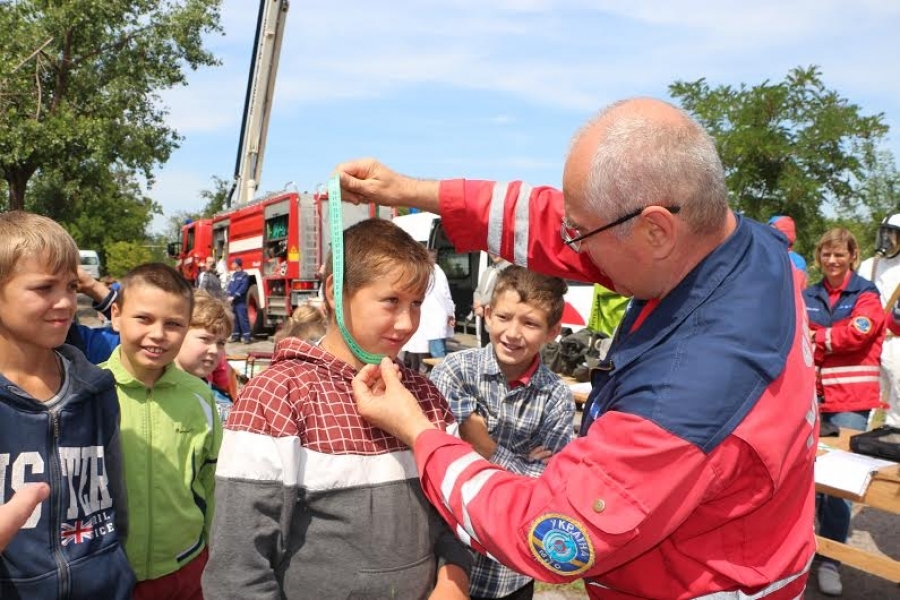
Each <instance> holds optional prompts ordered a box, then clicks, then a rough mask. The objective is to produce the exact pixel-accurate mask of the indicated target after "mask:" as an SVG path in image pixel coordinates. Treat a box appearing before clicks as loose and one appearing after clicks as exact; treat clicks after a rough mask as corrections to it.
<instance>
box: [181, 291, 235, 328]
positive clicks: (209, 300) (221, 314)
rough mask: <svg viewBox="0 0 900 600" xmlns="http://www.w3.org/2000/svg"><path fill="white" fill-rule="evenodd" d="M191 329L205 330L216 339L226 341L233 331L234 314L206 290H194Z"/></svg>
mask: <svg viewBox="0 0 900 600" xmlns="http://www.w3.org/2000/svg"><path fill="white" fill-rule="evenodd" d="M191 329H205V330H207V331H209V332H212V333H213V334H215V335H216V336H218V337H221V338H223V339H228V338H229V337H231V332H232V331H234V313H232V311H231V307H230V306H228V304H226V303H225V301H224V300H220V299H218V298H216V297H215V296H213V295H212V294H210V293H209V292H207V291H206V290H194V311H193V312H192V313H191Z"/></svg>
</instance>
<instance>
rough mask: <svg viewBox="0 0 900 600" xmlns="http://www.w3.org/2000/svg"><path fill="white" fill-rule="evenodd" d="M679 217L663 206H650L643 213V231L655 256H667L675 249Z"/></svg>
mask: <svg viewBox="0 0 900 600" xmlns="http://www.w3.org/2000/svg"><path fill="white" fill-rule="evenodd" d="M675 219H677V217H676V216H675V215H673V214H672V213H670V212H669V211H668V210H666V209H665V208H664V207H662V206H648V207H647V208H646V209H644V212H643V214H642V219H641V220H642V222H643V224H644V227H643V233H644V238H645V239H646V240H647V242H648V244H649V246H650V248H651V252H652V253H653V255H654V257H655V258H665V257H667V256H668V255H669V254H671V253H672V251H673V250H674V249H675V237H676V233H677V223H676V221H675Z"/></svg>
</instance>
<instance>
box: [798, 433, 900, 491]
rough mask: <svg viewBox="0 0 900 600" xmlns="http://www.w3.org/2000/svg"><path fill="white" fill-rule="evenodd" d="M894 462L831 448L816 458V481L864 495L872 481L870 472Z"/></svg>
mask: <svg viewBox="0 0 900 600" xmlns="http://www.w3.org/2000/svg"><path fill="white" fill-rule="evenodd" d="M820 446H821V445H820ZM896 464H897V463H895V462H892V461H889V460H882V459H880V458H873V457H871V456H865V455H862V454H855V453H853V452H846V451H844V450H834V449H831V450H830V451H829V452H827V453H825V454H823V455H821V456H819V457H817V458H816V468H815V477H816V483H817V484H819V485H825V486H828V487H830V488H834V489H838V490H843V491H845V492H850V493H851V494H855V495H857V496H864V495H865V493H866V489H867V488H868V487H869V482H870V481H872V474H873V473H875V471H877V470H878V469H881V468H883V467H889V466H891V465H896Z"/></svg>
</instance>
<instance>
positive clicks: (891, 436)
mask: <svg viewBox="0 0 900 600" xmlns="http://www.w3.org/2000/svg"><path fill="white" fill-rule="evenodd" d="M850 450H852V451H853V452H856V453H857V454H866V455H868V456H875V457H878V458H884V459H887V460H895V461H898V462H900V429H898V428H896V427H891V426H890V425H884V426H882V427H879V428H878V429H873V430H872V431H867V432H865V433H858V434H856V435H853V436H850Z"/></svg>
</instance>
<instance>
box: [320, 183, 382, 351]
mask: <svg viewBox="0 0 900 600" xmlns="http://www.w3.org/2000/svg"><path fill="white" fill-rule="evenodd" d="M328 221H329V226H330V227H331V272H332V278H333V280H334V317H335V321H337V326H338V329H339V330H340V332H341V336H342V337H343V338H344V343H345V344H347V347H348V348H350V351H351V352H353V354H354V355H355V356H356V358H358V359H359V360H361V361H362V362H364V363H367V364H370V365H377V364H378V363H380V362H381V359H382V358H384V354H372V353H371V352H366V351H365V350H363V349H362V348H360V347H359V344H357V343H356V340H354V339H353V336H352V335H350V332H349V331H347V326H346V325H345V324H344V227H343V221H342V214H341V180H340V178H339V177H332V178H331V179H329V180H328Z"/></svg>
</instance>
